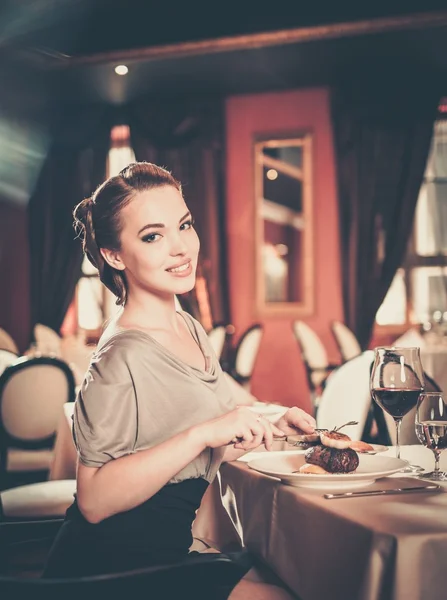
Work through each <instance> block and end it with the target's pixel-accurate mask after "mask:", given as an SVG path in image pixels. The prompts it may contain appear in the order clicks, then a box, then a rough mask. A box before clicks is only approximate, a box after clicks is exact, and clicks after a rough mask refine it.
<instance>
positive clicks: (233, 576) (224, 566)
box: [0, 520, 252, 600]
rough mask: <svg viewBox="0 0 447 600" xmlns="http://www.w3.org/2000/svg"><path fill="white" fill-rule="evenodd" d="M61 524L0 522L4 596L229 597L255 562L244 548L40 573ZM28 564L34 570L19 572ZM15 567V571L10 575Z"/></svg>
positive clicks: (91, 599)
mask: <svg viewBox="0 0 447 600" xmlns="http://www.w3.org/2000/svg"><path fill="white" fill-rule="evenodd" d="M61 524H62V520H49V521H46V522H30V523H3V524H0V557H1V559H2V561H1V565H2V567H1V568H2V574H1V575H0V597H1V598H2V599H4V600H12V599H14V600H25V599H26V600H29V598H45V599H46V600H60V599H61V598H63V599H64V600H79V598H82V599H83V600H97V598H121V597H124V598H127V597H129V598H133V597H135V598H136V597H139V596H141V592H142V590H144V597H145V598H147V600H151V599H153V600H159V599H160V598H163V599H164V600H174V599H175V600H178V599H179V598H194V599H195V600H209V599H210V598H212V599H213V600H225V599H226V598H228V596H229V595H230V593H231V591H232V590H233V588H234V587H235V585H236V584H237V583H238V582H239V581H240V579H241V578H242V577H243V576H244V575H245V573H246V572H247V571H248V570H249V569H250V568H251V566H252V561H251V559H250V557H249V555H248V554H246V553H233V554H229V555H225V554H214V555H213V554H197V555H195V556H190V557H188V558H187V559H185V560H184V561H181V562H179V563H175V564H171V565H161V566H154V567H148V568H143V569H138V570H134V571H127V572H124V573H114V574H107V575H98V576H89V577H78V578H70V579H47V578H44V579H42V578H38V575H39V571H40V570H41V569H42V567H43V564H44V562H45V559H46V555H47V553H48V550H49V548H50V546H51V542H52V540H53V539H54V537H55V536H56V534H57V532H58V531H59V528H60V526H61ZM27 569H28V571H29V570H31V573H32V576H30V575H29V574H27V577H23V576H22V577H19V576H17V575H18V574H20V573H23V571H24V570H25V571H26V570H27ZM11 572H12V573H13V574H15V575H16V576H10V574H11Z"/></svg>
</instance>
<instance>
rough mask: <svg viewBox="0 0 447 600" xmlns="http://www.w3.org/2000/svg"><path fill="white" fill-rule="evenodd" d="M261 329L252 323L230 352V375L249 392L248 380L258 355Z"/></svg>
mask: <svg viewBox="0 0 447 600" xmlns="http://www.w3.org/2000/svg"><path fill="white" fill-rule="evenodd" d="M262 334H263V328H262V325H261V324H260V323H254V324H253V325H251V326H250V327H249V328H248V329H246V330H245V331H244V333H243V334H242V335H241V337H240V338H239V341H238V343H237V344H236V347H235V348H234V350H233V352H232V359H231V367H230V370H229V373H230V375H231V376H232V377H233V379H235V380H236V381H237V382H238V383H240V384H241V385H242V386H244V387H245V388H246V389H247V391H250V380H251V376H252V374H253V369H254V366H255V362H256V357H257V355H258V350H259V345H260V344H261V338H262Z"/></svg>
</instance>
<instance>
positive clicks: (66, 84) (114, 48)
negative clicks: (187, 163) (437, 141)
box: [0, 0, 447, 104]
mask: <svg viewBox="0 0 447 600" xmlns="http://www.w3.org/2000/svg"><path fill="white" fill-rule="evenodd" d="M350 4H351V5H352V6H350V8H346V7H347V6H349V5H350ZM344 5H345V6H344ZM357 5H361V6H356V4H355V3H349V4H348V3H347V2H345V3H343V2H332V3H327V7H325V6H324V4H323V5H322V4H321V2H320V3H317V2H308V1H307V2H299V1H295V2H288V3H281V2H275V3H268V4H267V6H266V8H264V9H262V8H260V6H261V3H256V4H254V3H252V4H251V5H250V6H247V3H245V4H244V3H243V2H239V6H238V5H237V4H235V5H233V6H234V7H237V9H236V8H232V7H231V5H230V4H228V3H220V4H217V3H214V2H209V3H207V5H206V6H207V8H206V9H205V10H203V8H202V9H201V10H199V8H197V7H195V6H194V3H192V2H182V3H179V4H178V6H177V5H176V3H173V2H172V0H171V1H170V2H167V1H165V2H159V3H154V2H151V1H150V0H138V1H137V0H119V1H118V0H20V1H18V0H6V1H5V0H3V1H2V2H1V5H0V62H1V63H2V66H3V69H4V70H6V71H7V72H8V76H9V77H11V78H12V79H13V80H14V83H15V85H16V86H17V88H18V89H21V90H25V91H26V90H27V89H32V90H35V91H36V94H35V97H36V99H37V98H38V97H39V93H40V95H41V96H45V98H46V99H47V100H48V99H50V102H57V103H59V102H60V101H63V102H73V101H74V102H94V101H95V102H96V101H107V102H110V103H114V104H120V103H123V102H126V101H127V100H129V99H132V98H135V97H137V96H140V95H145V96H166V95H173V94H185V93H201V94H203V93H210V94H226V95H227V94H238V93H250V92H260V91H266V90H281V89H286V88H293V87H300V86H312V85H330V84H332V83H334V82H335V81H336V80H337V79H339V78H340V77H343V76H345V74H346V73H347V72H349V71H350V70H351V69H352V68H353V67H354V68H355V69H356V70H357V71H358V70H359V69H361V70H362V71H363V72H367V73H373V72H374V71H380V70H383V69H385V70H391V71H392V69H393V68H396V69H399V70H401V69H405V68H408V69H409V70H413V69H415V67H417V66H420V67H421V68H422V69H430V70H434V71H436V72H439V74H440V76H441V77H442V76H445V77H446V80H447V0H444V1H443V2H430V0H425V2H421V1H420V2H412V1H411V0H408V1H407V2H393V1H392V0H389V1H388V2H387V3H384V2H379V1H377V2H375V3H372V2H371V3H357ZM441 9H445V11H444V12H440V11H441ZM435 11H436V12H435ZM386 20H388V21H386ZM366 22H369V25H368V24H367V23H366ZM365 23H366V25H365ZM335 24H338V25H340V24H347V25H349V24H350V25H351V27H349V26H348V27H347V28H346V27H344V26H343V25H340V27H338V25H337V27H335V26H334V25H335ZM377 24H379V26H377ZM380 24H382V25H383V26H382V25H380ZM353 25H355V26H354V27H353ZM356 27H357V29H356ZM278 30H283V32H284V31H287V32H291V33H293V35H294V36H295V37H293V36H292V38H290V39H288V40H285V38H284V36H282V37H279V38H278V39H277V40H276V41H275V38H272V39H270V40H269V41H268V42H267V43H266V42H265V40H264V41H261V42H259V41H258V42H250V37H249V36H250V35H253V34H259V33H261V32H275V31H278ZM300 31H302V32H304V33H305V35H304V36H302V35H301V34H300ZM234 36H248V37H246V40H247V41H248V43H247V44H246V43H244V44H242V43H235V44H232V43H229V44H226V45H220V46H217V47H216V46H214V47H213V46H212V45H211V46H209V47H207V46H206V44H205V45H204V46H203V47H201V48H197V47H191V46H188V43H190V42H199V41H204V40H213V39H216V38H227V41H228V39H230V42H231V38H233V39H236V40H237V37H236V38H234ZM179 43H186V44H187V45H186V46H185V45H183V46H181V47H179V46H175V47H173V46H172V45H174V44H179ZM167 45H171V48H170V51H168V52H166V46H167ZM119 62H125V64H127V65H128V66H129V73H128V75H126V76H124V77H120V76H117V75H116V74H115V72H114V67H115V66H116V64H117V63H119ZM0 94H1V91H0ZM19 95H20V96H23V93H21V94H19ZM36 101H37V100H36Z"/></svg>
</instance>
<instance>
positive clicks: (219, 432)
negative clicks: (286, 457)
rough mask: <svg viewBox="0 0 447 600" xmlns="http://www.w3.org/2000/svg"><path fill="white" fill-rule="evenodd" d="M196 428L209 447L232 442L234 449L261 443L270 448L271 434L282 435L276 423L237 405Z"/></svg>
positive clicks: (255, 445) (251, 447) (246, 447)
mask: <svg viewBox="0 0 447 600" xmlns="http://www.w3.org/2000/svg"><path fill="white" fill-rule="evenodd" d="M197 430H198V432H199V435H200V436H203V437H202V439H203V441H204V443H205V446H207V447H209V448H219V447H220V446H227V445H229V444H234V447H235V448H236V449H239V450H246V451H247V450H253V449H254V448H257V447H258V446H260V445H261V444H262V443H264V444H265V447H266V449H267V450H270V449H271V447H272V443H273V436H281V437H282V436H283V435H284V434H283V432H282V431H281V430H280V429H278V427H276V425H274V424H273V423H271V422H270V421H268V420H267V419H265V418H264V417H262V415H257V414H256V413H255V412H253V411H252V410H250V409H248V408H246V407H245V406H238V407H237V408H235V409H234V410H232V411H231V412H229V413H226V414H225V415H223V416H221V417H217V418H216V419H212V420H211V421H206V422H205V423H201V424H200V425H198V426H197Z"/></svg>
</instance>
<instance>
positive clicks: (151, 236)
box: [141, 233, 161, 244]
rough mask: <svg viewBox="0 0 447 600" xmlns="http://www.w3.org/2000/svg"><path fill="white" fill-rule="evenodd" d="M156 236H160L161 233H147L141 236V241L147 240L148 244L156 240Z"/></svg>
mask: <svg viewBox="0 0 447 600" xmlns="http://www.w3.org/2000/svg"><path fill="white" fill-rule="evenodd" d="M158 238H161V235H160V234H159V233H149V234H148V235H145V236H144V237H142V238H141V241H142V242H148V243H149V244H150V243H151V242H156V241H157V240H158Z"/></svg>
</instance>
